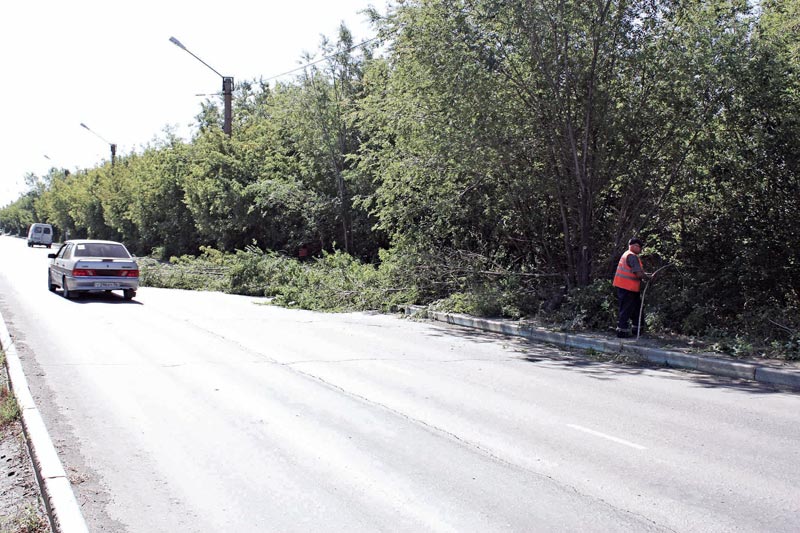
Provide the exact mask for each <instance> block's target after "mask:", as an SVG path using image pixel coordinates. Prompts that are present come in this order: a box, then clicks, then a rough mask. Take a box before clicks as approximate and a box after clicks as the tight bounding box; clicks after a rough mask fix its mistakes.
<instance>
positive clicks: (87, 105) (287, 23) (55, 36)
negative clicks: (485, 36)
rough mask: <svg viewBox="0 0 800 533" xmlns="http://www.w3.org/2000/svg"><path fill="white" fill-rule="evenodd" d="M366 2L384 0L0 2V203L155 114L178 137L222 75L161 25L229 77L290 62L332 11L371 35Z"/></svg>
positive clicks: (99, 154)
mask: <svg viewBox="0 0 800 533" xmlns="http://www.w3.org/2000/svg"><path fill="white" fill-rule="evenodd" d="M370 5H373V6H374V7H376V8H377V9H378V10H379V11H380V12H381V13H384V12H385V11H386V0H281V1H277V0H261V1H258V0H250V1H248V0H217V1H214V2H211V1H209V0H136V1H124V0H26V1H24V2H5V3H4V5H3V7H2V8H0V13H1V14H2V15H0V73H2V78H0V106H2V107H1V108H2V109H3V112H2V114H1V115H0V116H2V117H3V119H4V120H3V123H2V127H0V206H4V205H7V204H8V203H10V202H12V201H14V200H16V199H17V198H18V197H19V196H20V194H21V193H22V192H24V191H25V185H24V180H23V178H24V176H25V174H27V173H29V172H33V173H34V174H37V175H44V174H46V173H47V171H48V169H50V168H51V167H56V168H67V169H70V170H71V171H72V170H75V169H76V168H88V167H94V166H96V165H98V164H101V163H102V162H103V160H108V159H110V157H111V155H110V149H109V148H110V147H109V144H108V143H116V144H117V155H118V156H120V155H124V154H128V153H131V152H133V151H137V150H138V149H139V147H141V146H142V145H144V144H146V143H148V142H149V141H151V140H152V139H154V138H155V137H162V132H163V130H164V128H165V127H166V126H174V127H176V128H177V129H176V131H177V132H178V133H179V134H180V135H181V136H183V137H184V138H188V136H189V134H190V132H191V128H190V126H191V124H192V123H193V121H194V117H195V115H197V114H198V112H199V111H200V104H201V103H202V102H203V101H204V97H199V96H195V95H196V94H198V93H211V94H213V93H218V92H220V91H221V89H222V79H221V78H220V77H219V76H217V75H216V74H215V73H214V72H213V71H211V70H209V69H208V68H207V67H205V66H204V65H203V64H202V63H200V62H199V61H197V60H196V59H195V58H193V57H192V56H191V55H189V54H187V53H186V52H185V51H183V50H181V49H180V48H178V47H177V46H175V45H173V44H172V43H170V42H169V38H170V37H171V36H174V37H176V38H177V39H178V40H179V41H181V42H182V43H183V45H184V46H186V48H187V49H188V50H190V51H191V52H192V53H194V54H195V55H197V56H198V57H200V58H201V59H202V60H203V61H205V62H206V63H208V64H209V65H210V66H211V67H213V68H214V69H215V70H217V71H218V72H220V73H221V74H223V75H225V76H233V77H234V80H235V81H236V82H237V83H238V82H239V81H244V80H252V79H258V78H269V77H272V76H275V75H277V74H281V73H283V72H286V71H288V70H291V69H293V68H295V67H297V66H299V65H300V64H301V63H300V61H301V58H302V54H303V52H312V53H316V52H317V50H318V47H319V44H320V41H321V35H326V36H328V37H331V38H335V37H336V33H337V28H338V27H339V24H340V23H341V22H342V21H344V22H345V23H346V24H347V26H348V27H349V28H350V30H351V31H352V32H353V34H354V41H355V42H361V41H363V40H366V39H369V38H371V37H373V36H374V32H373V29H372V28H371V27H370V26H369V24H368V23H367V21H366V17H365V16H364V15H363V14H361V13H359V12H360V11H361V10H363V9H365V8H367V7H368V6H370ZM234 113H235V109H234ZM81 123H84V124H86V125H87V126H88V127H89V128H90V129H91V132H90V131H87V130H86V129H84V128H82V127H81V126H80V124H81ZM92 132H94V133H95V134H96V135H94V134H93V133H92ZM98 136H99V137H98ZM101 138H102V139H101ZM45 156H47V157H45ZM48 157H49V159H48Z"/></svg>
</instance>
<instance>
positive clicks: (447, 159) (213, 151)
mask: <svg viewBox="0 0 800 533" xmlns="http://www.w3.org/2000/svg"><path fill="white" fill-rule="evenodd" d="M371 16H372V19H373V22H374V27H375V29H376V32H377V38H376V39H375V40H372V41H369V42H367V43H364V44H361V43H356V42H354V40H353V36H352V35H351V34H350V32H349V31H348V30H347V28H344V27H343V28H341V30H340V32H339V34H338V35H337V36H336V37H335V38H334V39H325V40H323V41H322V43H321V44H320V47H319V51H318V54H316V55H314V56H309V57H306V58H302V59H303V60H308V61H307V62H308V63H309V66H308V67H306V68H305V69H303V70H302V71H300V72H299V74H298V75H297V76H296V77H294V78H293V79H281V80H278V81H277V82H272V83H267V82H264V81H262V80H251V81H245V82H241V83H239V85H238V86H237V88H236V94H235V102H234V124H233V133H232V135H231V136H227V135H225V134H224V133H223V132H222V129H221V122H222V113H221V108H220V103H219V102H217V101H215V100H207V101H206V102H205V103H204V104H203V105H202V106H201V109H200V110H199V114H198V116H197V129H196V133H195V134H194V136H193V137H192V139H190V140H188V141H187V140H183V139H179V138H177V137H175V136H174V135H173V134H171V133H170V132H169V131H166V132H165V133H164V135H163V137H162V138H160V139H155V140H153V141H152V142H151V143H149V144H148V145H145V146H143V147H142V148H141V149H140V150H137V151H135V152H133V153H130V154H122V155H120V156H119V157H118V158H117V162H116V165H115V166H114V167H113V168H112V167H111V164H110V162H104V163H103V164H101V165H99V166H97V167H95V168H87V169H69V170H67V169H59V168H54V169H52V170H51V171H50V172H49V173H48V174H47V175H44V176H37V175H29V176H27V180H28V183H29V185H30V191H29V192H28V193H27V194H26V195H24V196H23V197H21V198H20V199H19V200H17V201H16V202H14V203H13V204H11V205H9V206H6V207H5V208H3V209H2V210H0V228H2V229H3V230H4V231H7V232H10V233H12V234H19V235H22V234H24V233H25V231H26V230H27V227H28V226H29V224H30V223H32V222H49V223H51V224H53V225H54V226H55V228H56V230H57V232H58V236H59V237H60V238H62V239H63V238H64V237H65V236H69V237H91V238H110V239H114V240H121V241H123V242H125V243H126V245H128V247H129V248H130V249H131V250H133V251H134V252H135V253H137V254H138V255H139V256H140V257H146V258H147V259H146V260H145V261H144V262H143V264H144V266H143V269H142V271H143V281H144V284H148V285H153V286H169V287H181V288H189V289H206V290H222V291H228V292H233V293H238V294H250V295H263V296H269V297H271V298H272V302H273V303H274V304H277V305H286V306H294V307H302V308H307V309H318V310H327V311H342V310H356V309H377V310H381V309H388V308H391V307H392V306H393V305H401V304H421V305H435V306H437V307H438V308H440V309H446V310H451V311H460V312H465V313H470V314H476V315H480V316H502V317H508V318H520V319H526V320H536V321H541V322H546V323H548V324H550V325H551V326H554V327H561V328H565V329H573V330H581V329H590V330H600V331H606V330H608V329H609V328H610V326H611V325H612V324H613V323H614V314H615V309H616V303H615V301H614V299H613V293H612V291H611V284H610V279H611V275H612V273H613V271H614V267H615V265H616V262H617V259H618V258H619V255H620V254H621V253H622V252H623V251H624V249H625V247H626V243H627V240H628V239H629V238H630V237H631V236H634V235H635V236H639V237H641V238H643V239H644V240H645V242H646V247H645V253H644V261H645V264H646V269H647V270H649V271H654V270H656V269H659V268H662V267H666V268H664V270H662V271H661V274H659V276H658V277H657V278H656V279H655V280H654V281H653V282H652V283H651V286H649V287H648V292H647V294H646V315H647V318H646V322H647V324H646V327H647V329H648V331H649V332H651V333H663V334H670V335H680V336H685V337H694V338H703V339H704V340H705V341H706V342H708V343H712V344H714V343H715V347H716V349H719V350H721V351H724V352H726V353H730V354H732V355H737V356H777V357H785V358H793V359H798V358H800V276H798V275H797V272H798V271H800V232H798V231H797V221H798V220H800V179H799V176H798V173H799V172H800V105H798V104H800V0H769V1H761V2H748V1H746V0H711V1H699V0H692V1H688V2H674V1H670V0H658V1H638V0H637V1H633V2H622V1H618V0H610V1H609V2H560V1H559V2H556V1H553V0H539V1H536V2H500V1H497V0H470V1H456V2H445V1H426V2H421V1H407V2H400V3H397V4H396V5H393V6H391V7H390V8H389V10H388V12H387V13H385V14H379V13H377V12H373V13H371ZM667 265H669V266H667Z"/></svg>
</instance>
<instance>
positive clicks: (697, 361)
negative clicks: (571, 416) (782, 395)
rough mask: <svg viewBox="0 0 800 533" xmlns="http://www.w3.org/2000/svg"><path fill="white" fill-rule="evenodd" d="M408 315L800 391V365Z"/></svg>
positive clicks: (456, 317)
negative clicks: (635, 357)
mask: <svg viewBox="0 0 800 533" xmlns="http://www.w3.org/2000/svg"><path fill="white" fill-rule="evenodd" d="M405 313H406V314H408V315H417V314H424V315H425V316H427V317H428V318H430V319H433V320H436V321H439V322H446V323H448V324H454V325H457V326H463V327H468V328H474V329H479V330H483V331H490V332H493V333H502V334H504V335H512V336H516V337H524V338H526V339H529V340H532V341H538V342H546V343H549V344H554V345H556V346H558V347H560V348H567V349H579V350H594V351H596V352H601V353H608V354H628V355H634V356H637V357H639V358H641V359H643V360H645V361H648V362H650V363H655V364H658V365H662V366H667V367H672V368H684V369H689V370H696V371H699V372H705V373H707V374H712V375H716V376H725V377H731V378H738V379H746V380H750V381H756V382H758V383H763V384H765V385H769V386H771V387H775V388H778V389H788V390H793V391H800V362H793V361H775V360H771V361H767V360H763V361H762V360H758V361H754V360H740V359H734V358H732V357H730V356H726V355H724V354H719V353H711V352H700V353H695V349H694V348H692V347H691V346H687V347H676V346H669V347H667V346H664V345H663V343H661V342H659V341H657V340H654V339H648V338H645V337H642V338H640V339H639V340H636V339H635V338H634V339H617V338H616V337H611V336H603V335H602V334H599V333H598V334H591V333H589V334H584V333H563V332H556V331H552V330H548V329H545V328H542V327H537V326H531V325H526V324H521V323H519V322H517V321H513V320H502V319H485V318H475V317H470V316H466V315H460V314H455V313H443V312H440V311H431V310H429V309H425V308H424V307H417V306H413V307H408V308H406V309H405Z"/></svg>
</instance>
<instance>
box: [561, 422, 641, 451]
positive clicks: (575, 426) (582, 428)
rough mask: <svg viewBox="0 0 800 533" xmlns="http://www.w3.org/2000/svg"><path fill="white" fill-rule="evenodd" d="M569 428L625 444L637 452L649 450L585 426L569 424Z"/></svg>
mask: <svg viewBox="0 0 800 533" xmlns="http://www.w3.org/2000/svg"><path fill="white" fill-rule="evenodd" d="M567 426H568V427H571V428H572V429H577V430H578V431H583V432H584V433H589V434H590V435H594V436H596V437H601V438H604V439H608V440H610V441H614V442H616V443H618V444H624V445H625V446H630V447H631V448H635V449H637V450H646V449H647V448H645V447H644V446H641V445H639V444H636V443H635V442H631V441H628V440H625V439H620V438H619V437H614V436H612V435H606V434H605V433H600V432H599V431H595V430H593V429H589V428H585V427H583V426H578V425H575V424H567Z"/></svg>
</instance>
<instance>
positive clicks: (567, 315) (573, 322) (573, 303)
mask: <svg viewBox="0 0 800 533" xmlns="http://www.w3.org/2000/svg"><path fill="white" fill-rule="evenodd" d="M539 317H540V318H541V319H542V320H544V321H547V322H550V323H553V324H558V325H560V326H561V327H563V328H565V329H568V330H582V329H594V330H600V331H604V330H607V329H608V328H609V326H610V325H612V324H616V321H617V301H616V296H615V293H614V290H613V287H612V286H611V282H610V281H609V280H596V281H595V282H593V283H592V284H591V285H588V286H586V287H577V288H575V289H573V290H571V291H569V292H568V293H567V294H566V297H565V298H564V299H563V301H562V303H561V304H560V305H559V306H558V307H557V308H556V309H554V310H553V311H551V312H542V313H540V315H539Z"/></svg>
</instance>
